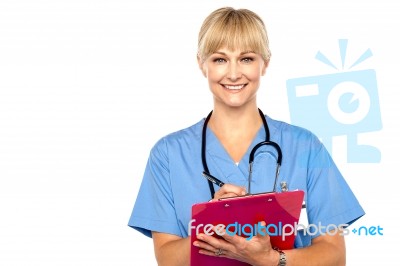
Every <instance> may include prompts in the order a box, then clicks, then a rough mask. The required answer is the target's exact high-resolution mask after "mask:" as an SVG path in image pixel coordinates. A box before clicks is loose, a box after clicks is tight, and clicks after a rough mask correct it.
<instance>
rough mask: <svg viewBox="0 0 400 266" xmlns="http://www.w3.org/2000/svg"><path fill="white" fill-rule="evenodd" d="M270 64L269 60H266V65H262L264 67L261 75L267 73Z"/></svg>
mask: <svg viewBox="0 0 400 266" xmlns="http://www.w3.org/2000/svg"><path fill="white" fill-rule="evenodd" d="M268 65H269V60H268V61H267V60H264V65H263V66H262V69H261V75H262V76H264V75H265V73H266V72H267V68H268Z"/></svg>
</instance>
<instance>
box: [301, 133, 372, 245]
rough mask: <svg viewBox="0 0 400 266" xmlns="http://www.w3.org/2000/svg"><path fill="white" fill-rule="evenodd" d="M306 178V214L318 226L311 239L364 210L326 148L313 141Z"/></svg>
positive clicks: (349, 221) (347, 222)
mask: <svg viewBox="0 0 400 266" xmlns="http://www.w3.org/2000/svg"><path fill="white" fill-rule="evenodd" d="M314 147H315V149H312V150H313V151H314V152H313V153H311V155H310V161H309V166H308V171H309V173H308V179H307V190H308V191H307V213H308V220H309V224H312V225H314V226H316V227H317V228H318V231H316V232H314V233H312V236H311V238H314V237H316V236H318V235H320V234H323V233H326V232H327V231H329V230H332V229H333V228H335V226H336V227H338V226H344V227H346V226H348V225H350V224H351V223H353V222H354V221H356V220H357V219H359V218H360V217H361V216H363V215H364V210H363V209H362V207H361V205H360V204H359V202H358V200H357V198H356V197H355V195H354V194H353V192H352V191H351V189H350V187H349V186H348V184H347V182H346V181H345V179H344V178H343V176H342V174H341V173H340V171H339V169H338V168H337V166H336V165H335V163H334V162H333V160H332V158H331V156H330V154H329V153H328V151H327V150H326V148H325V147H324V146H323V145H322V144H321V143H320V142H319V140H315V141H314Z"/></svg>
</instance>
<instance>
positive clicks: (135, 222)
mask: <svg viewBox="0 0 400 266" xmlns="http://www.w3.org/2000/svg"><path fill="white" fill-rule="evenodd" d="M266 119H267V123H268V126H269V130H270V135H271V141H274V142H276V143H277V144H278V145H279V146H280V147H281V149H282V165H281V169H280V174H279V178H278V183H277V184H278V186H277V191H279V190H280V186H279V184H280V183H281V182H282V181H285V182H286V183H287V184H288V188H289V190H295V189H300V190H303V191H304V192H305V201H306V205H307V209H306V210H307V217H308V222H309V224H314V225H319V224H320V225H322V226H327V225H341V224H348V225H350V224H351V223H353V222H354V221H355V220H357V219H358V218H360V217H361V216H363V215H364V211H363V209H362V207H361V206H360V204H359V203H358V201H357V199H356V197H355V196H354V194H353V192H352V191H351V190H350V188H349V186H348V185H347V183H346V181H345V180H344V178H343V176H342V175H341V173H340V172H339V170H338V169H337V167H336V165H335V164H334V162H333V160H332V158H331V157H330V155H329V153H328V152H327V150H326V149H325V147H324V146H323V145H322V143H321V142H320V141H319V139H318V138H317V137H316V136H315V135H313V134H312V133H311V132H309V131H307V130H305V129H303V128H300V127H296V126H293V125H289V124H286V123H284V122H281V121H276V120H273V119H271V118H269V117H268V116H266ZM203 124H204V119H202V120H201V121H199V122H198V123H196V124H195V125H193V126H191V127H189V128H186V129H183V130H180V131H178V132H175V133H172V134H169V135H167V136H165V137H163V138H162V139H160V140H159V141H158V142H157V143H156V144H155V146H154V147H153V148H152V150H151V152H150V156H149V159H148V162H147V166H146V169H145V173H144V177H143V181H142V184H141V187H140V190H139V194H138V196H137V199H136V202H135V205H134V208H133V211H132V214H131V217H130V219H129V223H128V225H129V226H131V227H132V228H134V229H136V230H138V231H140V232H142V233H143V234H145V235H146V236H149V237H151V231H156V232H163V233H169V234H174V235H177V236H180V237H187V236H188V235H189V232H188V224H189V221H190V220H191V207H192V205H193V204H195V203H199V202H205V201H209V200H210V198H211V194H210V190H209V186H208V182H207V179H205V178H204V177H203V176H202V171H203V165H202V162H201V133H202V127H203ZM264 140H265V131H264V127H261V128H260V130H259V131H258V134H257V136H256V137H255V139H254V140H253V142H252V144H251V145H250V147H249V149H248V150H247V152H246V154H245V155H244V156H243V158H242V160H241V161H240V162H239V165H236V163H235V162H234V161H233V160H232V159H231V157H230V156H229V155H228V153H227V152H226V151H225V149H224V148H223V146H222V144H221V143H220V142H219V140H218V139H217V137H216V136H215V135H214V133H213V132H212V131H211V130H209V129H208V130H207V147H206V158H207V164H208V167H209V170H210V173H211V174H212V175H214V176H215V177H217V178H218V179H220V180H221V181H223V182H224V183H231V184H235V185H238V186H244V187H247V180H248V161H249V155H250V151H251V149H252V148H253V147H254V146H255V145H256V144H257V143H259V142H261V141H264ZM276 157H277V156H276V151H275V150H274V149H273V148H271V147H269V146H262V147H261V148H260V149H259V150H258V151H257V153H256V157H255V160H254V164H253V177H252V183H251V189H252V191H251V193H258V192H267V191H271V190H272V189H273V184H274V179H275V167H276ZM214 188H215V190H216V191H217V190H218V189H219V187H217V186H214ZM331 229H332V228H331ZM318 235H319V233H311V234H303V233H301V234H300V233H299V234H297V236H296V240H295V247H304V246H308V245H310V244H311V239H312V238H314V237H316V236H318Z"/></svg>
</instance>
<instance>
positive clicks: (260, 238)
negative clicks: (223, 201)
mask: <svg viewBox="0 0 400 266" xmlns="http://www.w3.org/2000/svg"><path fill="white" fill-rule="evenodd" d="M258 225H262V226H265V222H261V223H259V224H258ZM263 229H264V231H262V230H260V229H258V231H257V232H255V235H254V236H253V235H251V236H248V237H242V236H238V235H236V234H233V233H232V232H227V231H226V229H224V228H221V227H215V228H214V234H217V235H220V236H221V237H222V238H217V237H215V236H213V235H208V234H203V233H202V234H199V235H198V236H197V239H198V240H197V241H195V242H194V243H193V245H195V246H197V247H199V248H200V251H199V252H200V253H201V254H205V255H208V256H214V257H226V258H231V259H235V260H239V261H242V262H246V263H248V264H251V265H274V266H275V265H278V261H279V253H278V252H277V251H275V250H274V249H273V248H272V246H271V241H270V237H269V235H268V234H267V233H266V231H265V228H263Z"/></svg>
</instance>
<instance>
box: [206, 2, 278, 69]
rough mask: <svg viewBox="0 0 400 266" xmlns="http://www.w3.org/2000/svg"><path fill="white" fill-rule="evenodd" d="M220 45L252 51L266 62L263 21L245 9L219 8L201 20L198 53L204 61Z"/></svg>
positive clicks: (266, 47)
mask: <svg viewBox="0 0 400 266" xmlns="http://www.w3.org/2000/svg"><path fill="white" fill-rule="evenodd" d="M222 47H227V48H228V49H230V50H235V49H240V50H241V51H252V52H254V53H257V54H260V55H261V56H262V58H263V59H264V60H265V61H266V62H268V61H269V59H270V57H271V51H270V50H269V42H268V35H267V30H266V28H265V25H264V22H263V21H262V19H261V18H260V17H259V16H258V15H257V14H256V13H254V12H252V11H250V10H247V9H234V8H231V7H223V8H220V9H217V10H215V11H214V12H212V13H211V14H210V15H208V17H207V18H206V19H205V20H204V22H203V25H202V26H201V29H200V32H199V40H198V56H199V57H200V59H201V60H202V61H204V60H206V59H207V58H208V57H209V56H210V55H211V54H213V53H215V52H216V51H217V50H218V49H220V48H222Z"/></svg>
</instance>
